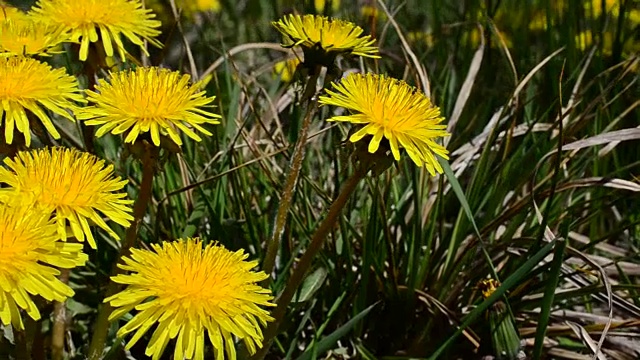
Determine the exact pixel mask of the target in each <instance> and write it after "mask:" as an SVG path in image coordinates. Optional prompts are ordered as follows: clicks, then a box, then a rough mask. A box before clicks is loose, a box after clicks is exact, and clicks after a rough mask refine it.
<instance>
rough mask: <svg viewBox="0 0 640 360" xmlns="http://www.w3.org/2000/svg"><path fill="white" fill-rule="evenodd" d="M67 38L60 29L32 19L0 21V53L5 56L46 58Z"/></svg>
mask: <svg viewBox="0 0 640 360" xmlns="http://www.w3.org/2000/svg"><path fill="white" fill-rule="evenodd" d="M68 38H69V36H68V34H66V33H65V32H64V31H63V30H62V29H60V28H56V27H53V26H51V25H47V24H45V23H43V22H40V21H34V20H33V19H30V18H27V19H23V20H20V19H16V20H14V19H11V18H9V19H6V20H0V53H1V55H2V56H7V55H26V56H34V55H40V56H48V55H50V54H52V53H55V52H59V51H52V48H54V47H56V46H58V45H59V44H61V43H62V42H65V41H67V40H68Z"/></svg>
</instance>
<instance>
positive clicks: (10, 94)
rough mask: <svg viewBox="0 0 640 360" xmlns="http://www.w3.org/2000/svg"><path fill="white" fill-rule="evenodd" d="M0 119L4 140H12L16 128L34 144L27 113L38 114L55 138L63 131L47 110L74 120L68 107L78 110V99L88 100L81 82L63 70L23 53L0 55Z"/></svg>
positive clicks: (26, 140) (29, 142)
mask: <svg viewBox="0 0 640 360" xmlns="http://www.w3.org/2000/svg"><path fill="white" fill-rule="evenodd" d="M0 101H2V108H0V119H2V118H3V121H4V130H5V140H6V142H7V143H8V144H11V143H12V142H13V133H14V129H17V130H18V131H19V132H20V133H22V134H24V137H25V142H26V145H27V146H29V145H30V144H31V132H30V130H29V119H28V117H27V112H29V113H31V114H33V115H35V116H36V117H37V118H38V119H40V121H41V122H42V124H43V125H44V127H45V128H46V129H47V131H48V132H49V133H50V134H51V135H52V136H53V137H54V138H56V139H59V138H60V134H59V133H58V131H57V130H56V128H55V127H54V126H53V123H52V122H51V118H49V115H48V114H47V113H46V111H45V110H50V111H51V112H53V113H55V114H57V115H60V116H62V117H64V118H67V119H69V120H71V121H75V120H74V118H73V117H72V116H71V114H69V112H68V111H67V110H66V109H72V110H74V111H75V110H76V109H77V106H76V105H75V103H74V101H75V102H85V100H84V98H83V97H82V95H80V90H79V88H78V82H77V81H76V79H75V78H74V77H72V76H69V75H67V73H66V72H65V70H64V69H52V68H51V66H49V65H47V64H45V63H42V62H40V61H38V60H35V59H31V58H26V57H22V56H12V57H8V58H6V57H5V58H2V57H0Z"/></svg>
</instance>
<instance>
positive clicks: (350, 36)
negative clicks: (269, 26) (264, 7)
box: [273, 15, 379, 65]
mask: <svg viewBox="0 0 640 360" xmlns="http://www.w3.org/2000/svg"><path fill="white" fill-rule="evenodd" d="M273 26H275V27H276V29H278V31H280V32H281V33H282V34H283V35H284V38H285V39H284V43H283V44H282V46H285V47H293V46H301V47H302V48H303V51H305V61H307V60H309V61H314V60H318V61H320V62H323V65H326V64H325V63H326V61H322V60H320V59H316V58H321V57H323V56H329V58H330V59H329V61H331V62H332V59H331V57H333V58H335V55H337V54H351V55H360V56H366V57H371V58H378V57H379V56H378V48H377V47H376V46H374V45H373V44H374V43H375V40H373V39H371V35H366V36H362V33H363V32H364V30H362V28H361V27H359V26H357V25H355V24H353V23H351V22H348V21H342V20H338V19H329V18H328V17H325V16H318V15H304V16H300V15H287V16H285V17H284V18H282V19H280V20H279V21H276V22H273ZM309 52H313V53H312V54H309Z"/></svg>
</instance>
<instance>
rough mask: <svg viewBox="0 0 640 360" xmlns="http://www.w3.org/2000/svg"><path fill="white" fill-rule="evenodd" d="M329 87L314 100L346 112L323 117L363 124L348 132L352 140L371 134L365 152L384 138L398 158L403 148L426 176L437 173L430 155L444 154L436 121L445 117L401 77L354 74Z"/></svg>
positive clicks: (441, 127)
mask: <svg viewBox="0 0 640 360" xmlns="http://www.w3.org/2000/svg"><path fill="white" fill-rule="evenodd" d="M333 89H334V90H333V91H332V90H327V94H328V95H327V96H321V97H320V99H319V101H320V103H321V104H324V105H335V106H341V107H343V108H345V109H347V110H349V111H350V112H351V114H349V115H340V116H334V117H332V118H330V119H328V121H346V122H350V123H354V124H358V125H363V127H362V128H360V129H359V130H358V131H356V132H355V133H353V135H351V137H350V138H349V140H351V142H357V141H359V140H361V139H362V138H364V137H365V136H367V135H370V136H371V140H370V142H369V147H368V151H369V152H370V153H375V152H376V151H378V149H379V147H380V142H381V141H382V138H383V137H384V138H386V139H387V140H388V145H389V147H390V150H391V153H392V154H393V158H394V159H395V160H399V159H400V147H402V148H404V149H405V151H406V152H407V154H409V157H410V158H411V160H413V162H414V163H415V164H416V165H418V166H421V167H422V166H424V167H426V168H427V170H428V171H429V173H430V174H431V175H435V173H436V172H438V173H442V167H441V166H440V164H439V163H438V160H437V159H436V157H435V155H436V154H437V155H439V156H440V157H442V158H444V159H448V156H447V150H446V149H445V148H444V146H442V145H440V144H438V143H437V142H436V140H437V139H438V138H440V137H444V136H448V135H449V134H448V133H447V131H446V130H445V129H446V125H443V124H440V123H441V122H442V121H443V120H444V118H443V117H442V116H440V109H438V107H436V106H434V105H433V104H432V103H431V101H430V100H429V98H428V97H427V96H426V95H425V94H424V93H422V92H421V91H419V90H418V89H416V88H414V87H412V86H410V85H408V84H407V83H405V82H404V81H401V80H396V79H393V78H389V77H387V76H384V75H375V74H366V75H363V74H359V73H351V74H349V75H348V76H347V77H345V78H343V79H342V80H341V81H340V82H338V83H334V84H333Z"/></svg>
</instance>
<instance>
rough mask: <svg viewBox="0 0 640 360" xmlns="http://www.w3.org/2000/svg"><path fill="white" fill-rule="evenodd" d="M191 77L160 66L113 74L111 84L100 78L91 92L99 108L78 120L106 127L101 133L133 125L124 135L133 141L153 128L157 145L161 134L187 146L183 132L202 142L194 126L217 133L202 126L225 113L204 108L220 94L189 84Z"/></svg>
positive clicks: (81, 114)
mask: <svg viewBox="0 0 640 360" xmlns="http://www.w3.org/2000/svg"><path fill="white" fill-rule="evenodd" d="M190 78H191V77H190V76H189V75H185V74H180V72H178V71H170V70H167V69H160V68H156V67H149V68H143V67H139V68H137V69H136V70H126V71H120V72H116V73H112V74H111V82H110V83H109V82H106V81H103V80H98V85H97V86H96V91H95V92H94V91H87V96H88V98H89V100H90V101H91V102H93V103H95V106H92V107H86V108H83V109H82V110H81V111H80V112H79V113H78V115H77V118H78V119H82V120H86V123H87V125H101V127H100V128H99V129H98V131H97V132H96V136H98V137H100V136H102V135H104V134H106V133H107V132H112V133H113V134H116V135H117V134H121V133H123V132H125V131H127V130H129V129H131V130H130V131H129V133H128V134H127V136H126V137H125V139H124V141H125V142H129V143H133V142H134V141H135V140H136V138H137V137H138V135H140V133H144V132H150V133H151V139H152V141H153V143H154V144H155V145H156V146H159V145H160V135H161V134H162V135H168V136H169V137H170V138H171V140H173V141H174V142H175V143H176V144H178V145H182V140H181V139H180V136H178V130H182V132H184V133H185V134H186V135H187V136H189V137H190V138H192V139H194V140H196V141H200V140H202V139H201V138H200V136H198V134H196V133H195V132H194V131H193V130H192V129H191V127H193V128H195V129H196V130H198V131H200V132H201V133H203V134H205V135H207V136H211V133H210V132H209V131H207V130H206V129H205V128H204V127H202V126H201V124H219V121H217V120H215V119H216V118H219V117H220V115H217V114H214V113H212V112H209V111H205V110H203V108H207V107H212V105H211V103H213V100H214V99H215V97H213V96H212V97H206V96H205V93H206V92H205V91H201V90H200V87H199V86H198V84H189V80H190Z"/></svg>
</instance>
